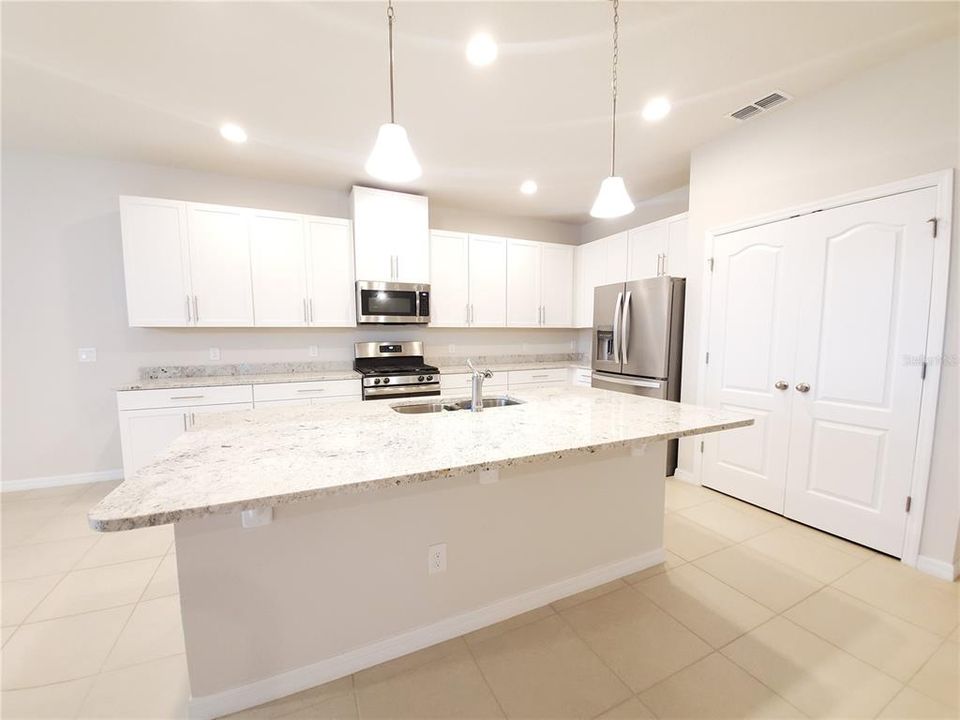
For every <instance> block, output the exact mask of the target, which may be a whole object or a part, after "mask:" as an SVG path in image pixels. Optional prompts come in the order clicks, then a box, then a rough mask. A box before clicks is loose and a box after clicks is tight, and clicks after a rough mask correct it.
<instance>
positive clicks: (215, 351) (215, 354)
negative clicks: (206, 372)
mask: <svg viewBox="0 0 960 720" xmlns="http://www.w3.org/2000/svg"><path fill="white" fill-rule="evenodd" d="M210 359H211V360H219V359H220V348H210Z"/></svg>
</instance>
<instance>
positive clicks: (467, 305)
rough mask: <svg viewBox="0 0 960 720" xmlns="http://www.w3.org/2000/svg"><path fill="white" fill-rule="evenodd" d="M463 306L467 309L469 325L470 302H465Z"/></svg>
mask: <svg viewBox="0 0 960 720" xmlns="http://www.w3.org/2000/svg"><path fill="white" fill-rule="evenodd" d="M464 307H465V308H466V310H467V325H469V324H470V303H467V304H466V305H465V306H464Z"/></svg>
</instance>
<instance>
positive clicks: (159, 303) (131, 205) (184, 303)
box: [120, 197, 193, 327]
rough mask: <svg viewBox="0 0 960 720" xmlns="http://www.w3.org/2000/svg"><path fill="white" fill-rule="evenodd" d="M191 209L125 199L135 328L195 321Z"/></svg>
mask: <svg viewBox="0 0 960 720" xmlns="http://www.w3.org/2000/svg"><path fill="white" fill-rule="evenodd" d="M186 213H187V206H186V203H183V202H179V201H176V200H159V199H154V198H140V197H121V198H120V225H121V231H122V235H123V270H124V275H125V277H126V282H127V318H128V320H129V323H130V325H131V326H139V327H150V326H183V325H189V324H190V323H191V322H192V320H193V306H192V297H191V296H192V293H191V290H190V274H189V271H188V263H189V258H188V253H189V249H188V246H187V214H186Z"/></svg>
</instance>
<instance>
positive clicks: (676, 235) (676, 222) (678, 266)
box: [664, 213, 690, 277]
mask: <svg viewBox="0 0 960 720" xmlns="http://www.w3.org/2000/svg"><path fill="white" fill-rule="evenodd" d="M687 229H688V223H687V214H686V213H683V215H678V216H677V217H676V218H674V219H673V220H672V221H671V222H670V223H669V224H668V225H667V255H666V258H665V260H664V265H665V267H664V274H665V275H672V276H673V277H688V276H689V274H690V254H689V252H688V251H687V247H688V240H687Z"/></svg>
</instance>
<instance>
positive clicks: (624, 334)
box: [620, 290, 632, 365]
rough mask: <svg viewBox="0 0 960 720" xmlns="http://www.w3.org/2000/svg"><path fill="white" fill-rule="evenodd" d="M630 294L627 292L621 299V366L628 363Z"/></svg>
mask: <svg viewBox="0 0 960 720" xmlns="http://www.w3.org/2000/svg"><path fill="white" fill-rule="evenodd" d="M631 294H632V292H631V291H630V290H627V294H626V295H625V296H624V298H623V326H622V327H621V328H620V342H621V343H623V364H624V365H626V364H627V363H628V362H630V361H629V360H628V359H627V349H628V348H629V347H630V295H631Z"/></svg>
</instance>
